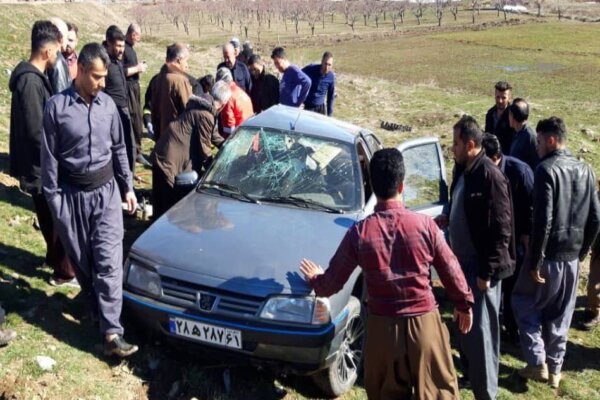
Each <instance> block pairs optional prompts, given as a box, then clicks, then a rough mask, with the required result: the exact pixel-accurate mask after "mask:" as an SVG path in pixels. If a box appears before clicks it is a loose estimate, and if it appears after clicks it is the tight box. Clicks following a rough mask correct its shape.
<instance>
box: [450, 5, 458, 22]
mask: <svg viewBox="0 0 600 400" xmlns="http://www.w3.org/2000/svg"><path fill="white" fill-rule="evenodd" d="M458 5H459V2H458V1H451V2H450V12H451V13H452V16H453V17H454V20H455V21H456V19H457V17H458Z"/></svg>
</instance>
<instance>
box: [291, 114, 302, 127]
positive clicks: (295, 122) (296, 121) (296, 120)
mask: <svg viewBox="0 0 600 400" xmlns="http://www.w3.org/2000/svg"><path fill="white" fill-rule="evenodd" d="M301 114H302V112H300V111H299V112H298V116H297V117H296V119H295V120H294V122H290V130H292V131H295V130H296V124H297V123H298V120H299V119H300V115H301Z"/></svg>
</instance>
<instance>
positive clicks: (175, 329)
mask: <svg viewBox="0 0 600 400" xmlns="http://www.w3.org/2000/svg"><path fill="white" fill-rule="evenodd" d="M169 331H170V332H171V333H173V334H175V335H177V336H183V337H186V338H190V339H194V340H197V341H199V342H204V343H211V344H216V345H219V346H225V347H231V348H234V349H241V348H242V332H241V331H239V330H237V329H229V328H223V327H220V326H216V325H210V324H205V323H202V322H198V321H191V320H189V319H183V318H178V317H170V318H169Z"/></svg>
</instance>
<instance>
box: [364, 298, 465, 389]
mask: <svg viewBox="0 0 600 400" xmlns="http://www.w3.org/2000/svg"><path fill="white" fill-rule="evenodd" d="M367 325H368V326H367V345H366V349H365V388H366V390H367V397H368V398H369V400H392V399H393V400H398V399H413V398H414V399H420V400H442V399H458V398H459V392H458V382H457V380H456V372H455V370H454V364H453V362H452V355H451V354H450V340H449V335H448V329H447V328H446V325H444V323H443V322H442V319H441V317H440V314H439V312H438V310H437V309H436V310H433V311H431V312H428V313H427V314H423V315H419V316H416V317H382V316H377V315H369V317H368V322H367Z"/></svg>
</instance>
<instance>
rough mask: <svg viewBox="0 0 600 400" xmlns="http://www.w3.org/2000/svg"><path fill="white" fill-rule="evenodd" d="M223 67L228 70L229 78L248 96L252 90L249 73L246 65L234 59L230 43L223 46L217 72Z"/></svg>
mask: <svg viewBox="0 0 600 400" xmlns="http://www.w3.org/2000/svg"><path fill="white" fill-rule="evenodd" d="M223 67H227V68H229V70H230V71H231V76H233V81H234V82H235V83H236V84H237V85H238V86H239V87H240V88H242V89H243V90H244V92H246V93H247V94H250V89H252V80H251V79H250V72H248V67H246V64H244V63H243V62H239V61H238V60H237V59H236V55H235V49H234V47H233V45H232V44H231V43H227V44H225V45H224V46H223V62H222V63H220V64H219V65H218V66H217V70H219V69H220V68H223Z"/></svg>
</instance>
